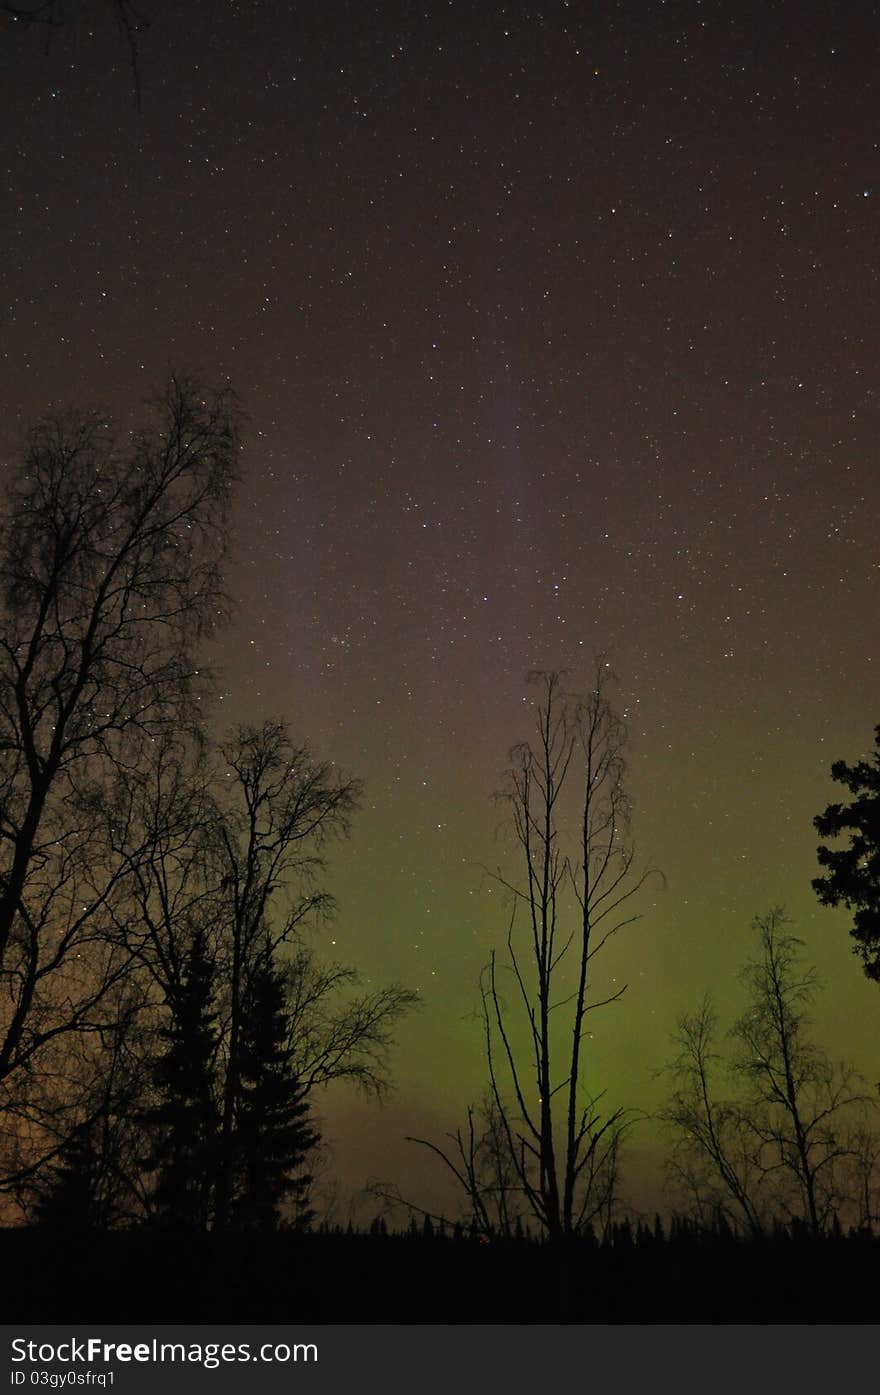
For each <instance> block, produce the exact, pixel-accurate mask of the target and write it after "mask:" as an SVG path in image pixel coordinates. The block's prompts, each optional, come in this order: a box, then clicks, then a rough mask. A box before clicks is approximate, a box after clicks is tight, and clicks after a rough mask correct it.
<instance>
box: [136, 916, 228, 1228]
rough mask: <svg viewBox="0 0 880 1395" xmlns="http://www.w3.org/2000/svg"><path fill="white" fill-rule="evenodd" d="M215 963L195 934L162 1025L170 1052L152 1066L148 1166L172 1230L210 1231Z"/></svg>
mask: <svg viewBox="0 0 880 1395" xmlns="http://www.w3.org/2000/svg"><path fill="white" fill-rule="evenodd" d="M213 976H214V975H213V966H212V964H211V961H210V959H209V957H208V952H207V945H206V940H205V936H204V934H203V933H201V932H199V933H197V934H196V936H195V938H194V940H193V943H192V946H191V948H190V951H189V954H188V956H187V961H186V964H185V968H184V972H183V975H182V977H181V980H180V984H179V987H178V988H177V990H176V992H175V995H174V999H173V1001H172V1002H171V1003H170V1004H169V1006H170V1008H171V1020H170V1022H169V1023H168V1025H167V1026H165V1027H163V1028H161V1030H160V1036H161V1038H162V1039H163V1040H164V1042H165V1043H166V1049H165V1051H164V1052H163V1054H162V1055H161V1056H160V1057H159V1058H158V1060H157V1061H156V1063H155V1066H154V1081H155V1084H156V1087H157V1091H158V1101H157V1103H156V1105H155V1106H154V1107H153V1108H152V1109H151V1110H150V1111H149V1112H148V1114H147V1116H146V1118H145V1123H147V1124H148V1126H150V1127H151V1129H153V1130H154V1131H155V1135H156V1136H155V1142H154V1145H153V1149H152V1152H151V1154H150V1156H149V1157H148V1158H147V1159H146V1165H147V1167H149V1168H150V1169H153V1170H155V1172H156V1174H157V1175H156V1184H155V1188H154V1191H153V1205H154V1209H155V1215H156V1218H157V1220H158V1221H159V1222H160V1224H162V1225H165V1226H167V1227H169V1228H173V1229H186V1230H191V1229H196V1230H203V1229H206V1228H207V1225H208V1221H209V1217H210V1213H211V1196H212V1188H213V1182H214V1169H215V1165H216V1138H217V1109H216V1104H215V1101H214V1094H213V1088H212V1087H213V1072H214V1057H215V1049H216V1040H217V1038H216V1029H215V1021H216V1018H215V1015H214V1012H213Z"/></svg>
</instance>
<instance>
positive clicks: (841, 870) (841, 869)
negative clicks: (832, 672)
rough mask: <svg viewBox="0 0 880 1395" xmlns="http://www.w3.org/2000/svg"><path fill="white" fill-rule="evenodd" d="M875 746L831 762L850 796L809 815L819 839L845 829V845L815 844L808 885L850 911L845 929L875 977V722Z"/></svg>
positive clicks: (878, 965) (878, 864) (879, 747)
mask: <svg viewBox="0 0 880 1395" xmlns="http://www.w3.org/2000/svg"><path fill="white" fill-rule="evenodd" d="M874 737H875V750H874V753H873V755H872V757H871V759H870V761H867V760H860V761H857V763H856V764H855V765H847V764H846V762H845V761H842V760H838V761H835V762H834V764H833V765H832V767H831V778H832V780H836V781H837V782H838V783H839V784H841V785H845V786H846V788H847V789H848V790H849V792H850V794H851V795H852V796H853V799H852V801H851V803H849V804H829V805H828V808H827V809H826V810H825V812H824V813H823V814H818V815H817V816H816V818H815V819H814V820H813V824H814V826H815V829H816V832H817V833H818V834H819V835H820V837H822V838H839V837H841V836H842V835H843V834H845V833H848V834H849V847H848V848H837V849H834V848H827V847H825V846H824V845H822V846H820V847H819V848H818V849H817V857H818V860H819V865H820V867H825V868H827V869H828V871H827V875H826V876H824V877H816V878H815V879H814V880H813V890H814V891H815V893H816V895H817V896H818V898H819V900H820V901H821V902H822V904H823V905H825V906H839V905H840V904H841V903H842V904H843V905H844V906H846V908H847V910H850V911H851V910H853V909H854V910H855V916H854V917H853V927H852V929H851V930H850V934H851V935H852V937H853V939H854V940H855V942H856V946H855V951H854V952H855V953H856V954H859V955H861V958H862V964H863V967H864V970H865V974H866V976H867V977H868V978H871V979H874V980H875V982H880V726H878V727H875V729H874Z"/></svg>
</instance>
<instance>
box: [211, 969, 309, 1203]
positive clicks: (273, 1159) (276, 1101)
mask: <svg viewBox="0 0 880 1395" xmlns="http://www.w3.org/2000/svg"><path fill="white" fill-rule="evenodd" d="M309 1112H310V1111H309V1104H308V1100H307V1099H306V1098H305V1094H304V1091H303V1088H302V1084H301V1082H300V1080H299V1077H298V1076H297V1074H296V1071H295V1069H294V1066H293V1051H292V1049H291V1047H290V1044H289V1020H288V1013H287V1001H286V989H285V979H284V974H283V971H282V970H281V969H280V968H279V967H278V966H277V965H276V964H274V963H273V962H272V959H271V957H270V956H269V955H265V956H263V957H262V958H261V959H260V961H259V962H258V964H257V966H256V967H255V969H254V971H253V973H252V975H251V979H250V982H249V983H248V985H247V989H246V991H245V994H244V1000H243V1004H242V1020H241V1036H240V1042H239V1071H238V1081H237V1098H236V1107H235V1129H234V1133H233V1149H234V1154H235V1165H234V1169H233V1174H234V1178H235V1181H234V1195H233V1199H232V1205H231V1208H230V1216H231V1224H232V1227H233V1228H234V1229H237V1230H256V1231H272V1230H278V1229H279V1228H280V1227H281V1226H282V1224H283V1223H284V1221H285V1211H286V1212H288V1218H287V1219H288V1221H289V1224H290V1226H291V1227H292V1228H295V1229H298V1230H304V1229H307V1228H308V1226H309V1224H310V1223H311V1221H312V1219H313V1218H314V1212H313V1211H312V1210H311V1209H310V1208H309V1204H308V1197H309V1190H310V1187H311V1183H312V1178H311V1176H310V1175H309V1174H308V1173H305V1172H303V1171H302V1168H303V1164H304V1161H305V1158H306V1155H307V1154H308V1152H309V1150H310V1149H311V1148H313V1147H314V1146H315V1144H316V1143H317V1142H318V1138H319V1136H318V1133H317V1132H316V1130H315V1129H314V1128H312V1126H311V1124H310V1122H309Z"/></svg>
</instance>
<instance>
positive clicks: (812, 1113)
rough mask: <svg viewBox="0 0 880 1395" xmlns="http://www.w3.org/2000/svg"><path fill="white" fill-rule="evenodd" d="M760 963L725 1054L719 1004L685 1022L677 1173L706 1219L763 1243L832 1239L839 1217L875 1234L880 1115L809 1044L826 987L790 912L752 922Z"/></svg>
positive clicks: (677, 1097) (748, 980) (679, 1065)
mask: <svg viewBox="0 0 880 1395" xmlns="http://www.w3.org/2000/svg"><path fill="white" fill-rule="evenodd" d="M753 931H754V933H755V935H756V937H757V941H758V948H757V952H756V954H755V955H754V956H753V957H752V958H751V959H749V960H748V961H747V963H746V964H745V966H744V968H743V970H742V973H741V981H742V983H743V985H744V987H745V989H746V991H747V994H748V1006H747V1007H746V1010H745V1011H744V1012H743V1013H742V1014H741V1016H740V1017H739V1018H738V1020H737V1021H736V1022H735V1023H734V1025H733V1027H732V1028H731V1030H730V1032H729V1034H728V1039H729V1042H730V1050H729V1052H728V1053H727V1054H726V1056H725V1055H722V1053H721V1052H720V1051H719V1049H718V1045H717V1026H716V1016H715V1012H714V1008H713V1007H712V1004H711V1001H710V999H709V998H708V997H707V998H705V999H704V1001H703V1003H702V1004H701V1006H700V1008H699V1009H698V1011H697V1012H696V1013H695V1014H694V1015H693V1016H690V1015H687V1014H685V1015H683V1016H682V1017H681V1018H679V1022H678V1030H677V1033H676V1037H675V1042H676V1046H677V1048H678V1052H677V1055H676V1057H675V1059H674V1060H673V1061H672V1062H671V1063H670V1065H669V1067H667V1070H668V1072H669V1074H670V1076H671V1079H672V1082H673V1090H672V1094H671V1096H670V1098H669V1100H668V1101H667V1104H666V1105H665V1107H664V1109H663V1111H662V1115H661V1117H662V1118H664V1119H665V1121H666V1122H667V1124H668V1125H669V1126H670V1128H671V1130H672V1133H673V1137H674V1150H673V1154H672V1159H671V1169H672V1172H673V1175H674V1177H675V1179H676V1180H677V1181H678V1182H679V1183H681V1184H683V1185H684V1188H685V1190H686V1193H687V1194H688V1195H689V1197H690V1200H691V1204H692V1209H693V1210H694V1212H695V1213H696V1214H697V1216H698V1217H699V1218H700V1219H703V1220H709V1219H714V1218H716V1217H717V1216H718V1215H719V1214H723V1215H724V1216H725V1217H726V1218H727V1219H728V1221H729V1222H730V1223H731V1224H732V1226H733V1227H734V1228H735V1229H745V1230H747V1231H748V1232H749V1233H751V1234H756V1233H759V1232H760V1231H761V1230H764V1229H766V1228H767V1226H768V1225H769V1224H770V1223H771V1221H773V1220H774V1219H780V1220H785V1221H787V1222H791V1221H794V1222H796V1223H799V1224H802V1225H804V1226H806V1227H807V1228H808V1229H809V1230H810V1231H811V1232H812V1233H813V1234H815V1235H819V1234H823V1233H825V1232H826V1231H827V1230H828V1229H829V1228H830V1227H831V1226H832V1224H835V1223H836V1222H837V1220H839V1218H840V1215H841V1213H842V1212H848V1213H849V1217H850V1219H851V1220H852V1219H856V1220H857V1221H858V1223H859V1224H862V1225H865V1226H870V1225H871V1224H872V1221H873V1219H874V1216H875V1212H876V1209H877V1208H876V1201H875V1199H874V1189H875V1187H876V1182H877V1177H876V1171H875V1168H876V1162H877V1156H878V1147H877V1137H876V1131H875V1130H876V1125H874V1126H873V1127H872V1121H871V1115H872V1113H875V1112H876V1111H875V1110H874V1109H873V1107H872V1102H871V1100H870V1097H869V1096H868V1094H867V1093H866V1091H865V1089H864V1086H863V1082H861V1081H860V1080H859V1078H858V1077H857V1075H856V1073H855V1071H853V1070H852V1069H851V1068H850V1067H847V1066H845V1065H835V1064H834V1063H833V1062H832V1061H831V1060H830V1059H829V1058H828V1056H827V1055H826V1054H825V1052H824V1051H823V1050H822V1049H821V1047H820V1046H818V1044H817V1043H816V1042H815V1041H814V1040H813V1038H812V1036H811V1034H810V1028H811V1021H810V1014H811V1010H812V1006H813V1003H814V1001H815V997H816V994H817V992H818V989H819V983H818V979H817V976H816V971H815V969H813V968H811V967H809V966H807V965H805V964H804V962H803V945H802V942H801V941H800V940H799V939H798V938H797V937H796V936H795V935H794V934H792V932H791V928H790V922H789V921H788V919H787V917H786V915H785V912H784V911H783V909H782V908H781V907H774V908H773V909H772V910H770V911H769V912H767V913H766V914H765V915H761V916H757V917H756V918H755V921H754V922H753Z"/></svg>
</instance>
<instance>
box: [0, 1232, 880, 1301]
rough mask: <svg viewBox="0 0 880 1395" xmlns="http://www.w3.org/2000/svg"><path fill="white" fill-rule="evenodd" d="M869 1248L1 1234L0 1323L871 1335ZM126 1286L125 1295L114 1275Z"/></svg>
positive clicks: (412, 1235) (799, 1239) (667, 1241)
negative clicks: (845, 1326)
mask: <svg viewBox="0 0 880 1395" xmlns="http://www.w3.org/2000/svg"><path fill="white" fill-rule="evenodd" d="M877 1259H878V1246H877V1241H876V1240H875V1239H872V1238H871V1237H869V1236H866V1235H864V1234H853V1235H848V1236H844V1235H843V1234H835V1235H831V1236H827V1237H825V1238H823V1239H821V1240H820V1241H816V1240H815V1239H814V1238H812V1237H810V1236H809V1235H808V1234H807V1233H806V1232H805V1231H803V1230H802V1229H798V1228H795V1230H794V1231H793V1232H792V1230H791V1229H785V1228H783V1227H782V1226H779V1227H777V1228H776V1229H775V1230H774V1231H773V1232H772V1233H771V1234H769V1235H768V1236H766V1237H764V1238H762V1239H760V1240H748V1241H746V1240H741V1239H736V1238H735V1237H734V1236H733V1234H732V1233H731V1231H730V1230H729V1228H727V1227H725V1226H721V1227H714V1228H700V1227H697V1226H695V1225H694V1223H693V1222H692V1221H689V1220H686V1219H682V1220H680V1221H674V1222H673V1223H672V1224H671V1225H670V1226H669V1228H668V1230H667V1229H666V1228H664V1227H663V1226H662V1225H659V1224H657V1223H654V1224H650V1225H649V1224H641V1225H636V1226H633V1225H632V1224H631V1223H629V1222H626V1221H624V1222H621V1223H619V1224H618V1225H616V1226H615V1227H614V1229H613V1231H612V1232H611V1233H610V1234H609V1236H607V1237H606V1239H605V1240H604V1241H603V1242H601V1243H600V1242H598V1241H595V1240H593V1239H590V1238H584V1239H580V1240H575V1241H571V1242H569V1244H568V1245H567V1246H565V1247H564V1250H563V1251H562V1252H561V1251H560V1247H559V1246H557V1245H553V1244H551V1243H549V1242H547V1241H539V1240H537V1239H534V1238H527V1237H523V1238H520V1239H510V1240H503V1241H497V1242H495V1243H494V1244H485V1243H483V1242H481V1241H480V1240H479V1239H477V1238H475V1237H474V1236H472V1235H469V1234H468V1233H467V1232H466V1231H465V1229H464V1228H463V1227H461V1226H459V1227H455V1226H447V1227H446V1228H445V1231H443V1232H442V1233H440V1231H439V1228H437V1227H434V1228H433V1230H432V1231H431V1232H428V1233H426V1231H425V1227H424V1226H423V1225H416V1226H415V1227H413V1228H412V1229H411V1230H403V1231H401V1232H399V1233H387V1234H381V1233H377V1231H376V1228H375V1227H374V1229H373V1231H372V1233H363V1234H355V1233H352V1232H351V1231H343V1230H342V1229H338V1228H332V1229H319V1230H318V1231H314V1232H312V1233H308V1234H301V1235H296V1234H291V1233H287V1234H285V1233H279V1232H276V1233H273V1234H270V1235H263V1236H256V1235H254V1234H247V1233H242V1234H229V1233H226V1234H224V1235H220V1234H217V1233H216V1232H202V1233H200V1234H197V1235H194V1236H191V1237H189V1238H188V1239H187V1241H186V1242H185V1243H183V1242H182V1240H181V1239H180V1238H179V1237H175V1236H173V1235H168V1234H163V1233H161V1232H155V1231H138V1232H135V1233H131V1234H127V1235H122V1234H119V1233H118V1232H116V1233H114V1232H106V1231H105V1232H99V1233H96V1234H94V1235H92V1236H91V1237H87V1236H84V1235H81V1236H79V1237H76V1239H75V1240H74V1238H73V1237H70V1236H68V1237H66V1239H65V1241H64V1242H63V1243H62V1241H61V1240H60V1238H59V1237H58V1236H57V1235H55V1234H52V1233H50V1232H47V1231H33V1230H28V1229H16V1230H8V1231H5V1232H2V1233H0V1265H2V1269H3V1272H4V1274H5V1275H7V1276H12V1275H14V1280H13V1281H11V1282H9V1281H7V1283H6V1284H5V1289H6V1293H5V1298H4V1312H5V1313H6V1318H7V1321H13V1320H20V1319H25V1318H32V1316H33V1314H34V1313H35V1312H39V1314H40V1315H41V1318H42V1319H43V1320H45V1321H60V1320H62V1319H63V1320H64V1321H85V1320H93V1319H94V1318H95V1316H96V1315H100V1317H101V1319H102V1320H104V1321H119V1322H122V1321H126V1322H130V1321H133V1320H134V1319H135V1318H136V1319H137V1321H139V1322H145V1321H146V1322H150V1321H157V1322H158V1321H174V1320H179V1319H180V1318H181V1316H183V1315H185V1317H186V1320H187V1321H194V1322H197V1321H203V1322H209V1321H210V1322H216V1321H221V1322H224V1321H227V1322H248V1321H253V1322H266V1321H269V1322H273V1321H274V1322H297V1323H301V1322H326V1323H334V1322H346V1321H347V1322H388V1323H397V1322H422V1323H425V1322H427V1323H432V1322H437V1323H444V1322H450V1323H484V1322H492V1323H506V1322H529V1323H535V1322H539V1323H540V1322H576V1323H582V1322H615V1323H617V1322H622V1323H626V1322H639V1323H645V1322H647V1323H651V1322H662V1323H670V1322H672V1323H680V1322H688V1323H693V1322H713V1323H726V1322H730V1323H742V1322H749V1323H763V1322H768V1323H770V1322H774V1323H776V1322H784V1323H805V1322H808V1323H814V1322H840V1323H847V1322H862V1323H866V1322H873V1321H874V1319H875V1316H876V1313H875V1295H874V1284H873V1276H874V1275H875V1273H876V1267H877ZM123 1273H124V1275H125V1283H124V1285H121V1284H120V1278H119V1276H120V1275H121V1274H123Z"/></svg>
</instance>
